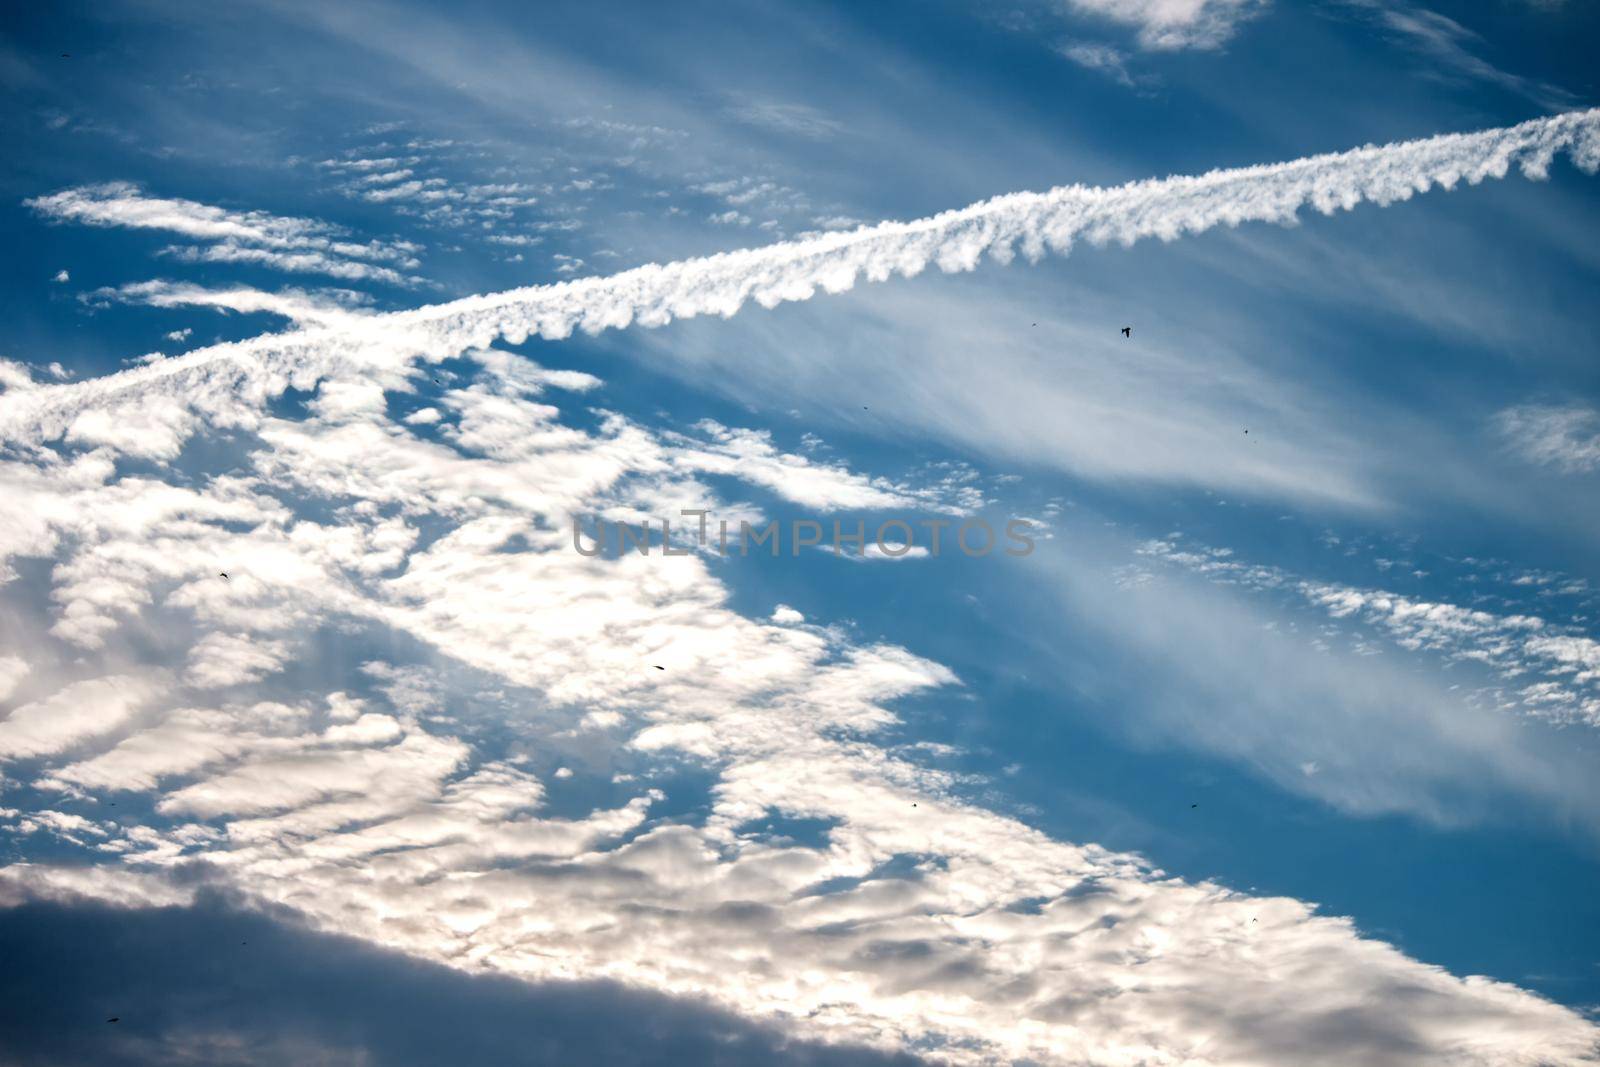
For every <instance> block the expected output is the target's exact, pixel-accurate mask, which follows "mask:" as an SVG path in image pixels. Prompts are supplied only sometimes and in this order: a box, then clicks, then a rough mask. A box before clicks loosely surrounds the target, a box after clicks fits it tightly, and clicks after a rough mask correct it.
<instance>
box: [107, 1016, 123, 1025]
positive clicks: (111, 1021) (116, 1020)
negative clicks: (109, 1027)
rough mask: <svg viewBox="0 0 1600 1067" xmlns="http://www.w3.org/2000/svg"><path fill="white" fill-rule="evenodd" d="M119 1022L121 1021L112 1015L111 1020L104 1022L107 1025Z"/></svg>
mask: <svg viewBox="0 0 1600 1067" xmlns="http://www.w3.org/2000/svg"><path fill="white" fill-rule="evenodd" d="M121 1021H122V1019H121V1018H119V1017H118V1016H115V1015H113V1016H112V1017H111V1018H109V1019H107V1020H106V1022H108V1023H120V1022H121Z"/></svg>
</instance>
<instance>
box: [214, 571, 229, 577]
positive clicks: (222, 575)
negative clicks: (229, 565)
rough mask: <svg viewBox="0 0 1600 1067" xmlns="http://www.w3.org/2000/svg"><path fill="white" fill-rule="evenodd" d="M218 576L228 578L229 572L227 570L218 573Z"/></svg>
mask: <svg viewBox="0 0 1600 1067" xmlns="http://www.w3.org/2000/svg"><path fill="white" fill-rule="evenodd" d="M217 577H218V578H227V577H228V572H227V571H222V572H221V573H219V574H218V575H217Z"/></svg>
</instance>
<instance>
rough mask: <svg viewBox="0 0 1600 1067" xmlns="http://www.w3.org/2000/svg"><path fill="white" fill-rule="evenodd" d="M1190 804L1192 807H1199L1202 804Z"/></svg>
mask: <svg viewBox="0 0 1600 1067" xmlns="http://www.w3.org/2000/svg"><path fill="white" fill-rule="evenodd" d="M1189 806H1190V807H1191V808H1198V807H1199V806H1200V805H1198V804H1190V805H1189Z"/></svg>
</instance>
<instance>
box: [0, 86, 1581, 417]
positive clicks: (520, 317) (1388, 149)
mask: <svg viewBox="0 0 1600 1067" xmlns="http://www.w3.org/2000/svg"><path fill="white" fill-rule="evenodd" d="M1562 152H1565V153H1566V154H1567V155H1568V156H1569V157H1570V158H1571V159H1572V161H1573V162H1574V163H1575V164H1576V165H1577V166H1578V167H1579V168H1580V169H1582V170H1583V171H1584V172H1585V173H1589V174H1593V173H1595V172H1596V171H1597V170H1600V109H1591V110H1587V111H1577V112H1571V113H1568V114H1565V115H1558V116H1555V117H1552V118H1544V119H1534V120H1531V121H1528V122H1524V123H1522V124H1520V125H1517V126H1510V127H1504V128H1499V129H1491V130H1485V131H1480V132H1478V133H1470V134H1444V135H1440V136H1436V137H1430V138H1426V139H1423V140H1418V141H1407V142H1402V143H1398V144H1391V145H1385V146H1368V147H1364V148H1357V149H1353V150H1351V151H1347V152H1342V153H1335V154H1329V155H1320V156H1310V157H1306V158H1303V159H1298V160H1293V161H1291V162H1286V163H1276V164H1263V165H1256V166H1251V167H1242V168H1236V169H1230V170H1217V171H1212V172H1210V173H1208V174H1204V175H1200V176H1197V177H1174V178H1162V179H1150V180H1145V181H1139V182H1133V183H1130V184H1128V185H1122V186H1117V187H1114V188H1108V189H1097V188H1087V187H1084V186H1063V187H1060V188H1056V189H1053V190H1051V191H1049V192H1046V193H1014V194H1010V195H1007V196H1001V197H997V198H995V199H992V200H987V201H983V202H981V203H978V204H974V205H971V206H969V207H966V208H962V209H960V210H957V211H949V212H945V213H943V214H940V215H935V216H932V217H930V218H925V219H919V220H916V221H913V222H885V223H880V224H878V225H876V226H865V227H861V228H859V229H857V230H854V231H851V232H847V233H832V234H826V235H822V236H818V237H813V238H808V239H805V240H800V241H790V242H783V243H779V244H774V245H770V246H767V247H765V248H753V249H745V250H742V251H737V252H728V253H722V254H718V255H714V256H708V257H703V258H697V259H689V260H683V261H679V262H676V263H669V264H665V265H661V264H650V265H646V266H643V267H637V268H634V269H632V270H628V271H623V272H621V273H619V274H615V275H611V276H608V277H595V278H584V279H579V280H575V281H570V282H561V283H557V284H554V285H544V286H533V287H528V288H523V289H513V290H508V291H506V292H502V293H494V294H488V295H482V296H472V297H466V298H463V299H460V300H455V301H451V302H448V303H444V304H438V305H432V306H427V307H422V308H418V309H415V310H412V311H405V312H397V313H393V314H390V315H382V316H372V317H370V318H368V319H366V320H364V321H363V322H361V323H349V324H344V325H341V326H338V327H327V328H322V329H318V330H307V331H298V332H293V333H289V334H283V335H267V336H263V337H259V338H254V339H252V340H249V341H245V342H241V343H238V344H226V345H218V346H214V347H212V348H206V349H200V350H197V351H195V352H193V353H190V354H189V355H187V356H183V357H180V358H177V359H173V360H168V361H165V362H163V363H161V364H159V365H156V366H152V367H145V368H140V369H136V370H130V371H124V372H121V373H119V374H114V375H109V376H107V377H105V378H101V379H97V380H95V381H93V382H86V383H82V384H78V385H72V386H63V387H57V388H44V389H35V390H30V391H29V392H28V393H27V394H26V395H25V396H23V397H20V398H18V400H17V402H7V403H6V404H4V406H3V407H0V436H4V437H8V438H16V437H22V438H35V437H41V436H42V437H44V438H47V439H48V438H53V437H56V436H59V435H60V434H62V433H64V432H65V431H66V429H67V428H68V426H69V425H70V423H71V417H72V415H73V414H74V413H76V412H79V411H82V410H83V409H84V407H86V406H104V405H107V404H111V403H114V402H115V399H116V397H117V396H118V395H119V394H122V393H125V392H132V393H138V392H140V391H141V390H142V389H144V388H145V387H147V386H149V385H151V384H152V383H153V382H154V381H156V380H158V379H168V378H173V377H175V376H177V377H182V378H185V379H189V378H191V377H192V378H194V379H195V381H194V382H191V383H189V384H198V382H199V380H201V379H204V380H205V389H204V392H205V393H206V394H207V399H208V400H212V401H216V400H220V399H221V397H219V396H218V394H219V393H220V392H226V391H231V390H245V391H250V390H253V389H257V388H261V387H262V385H263V384H264V383H263V382H262V381H261V380H260V379H261V378H263V377H264V378H266V379H268V381H269V382H272V383H283V384H284V385H286V384H287V383H288V377H289V376H290V374H291V373H292V375H293V376H294V377H295V379H296V385H297V386H299V387H302V388H303V387H306V386H307V384H311V383H314V382H315V380H317V379H318V378H319V377H321V376H322V374H324V373H325V372H326V371H325V369H324V365H325V364H326V363H327V362H328V361H329V360H330V359H333V360H338V361H346V360H350V359H359V360H360V361H361V362H363V363H380V364H381V363H389V364H392V363H393V361H395V360H396V359H399V360H403V361H405V362H407V363H409V362H410V361H412V360H414V359H415V358H417V357H421V358H425V359H429V360H440V359H445V358H449V357H451V356H454V355H456V354H458V353H460V352H463V351H466V350H469V349H473V348H483V347H487V346H488V345H490V344H491V343H493V342H494V341H496V340H497V339H502V338H503V339H504V340H506V341H508V342H510V343H512V344H520V343H522V342H524V341H526V340H527V339H528V338H529V337H534V336H538V337H543V338H545V339H548V340H562V339H565V338H567V337H570V336H571V335H572V333H573V332H574V331H575V330H582V331H584V332H586V333H591V334H593V333H598V332H600V331H602V330H605V329H608V328H611V329H622V328H625V327H628V326H630V325H639V326H644V327H656V326H662V325H665V324H666V323H668V322H671V321H672V320H673V319H677V318H689V317H693V316H697V315H706V314H716V315H721V316H723V317H725V318H726V317H729V316H732V315H734V314H735V313H737V312H738V311H739V309H740V308H741V307H743V306H744V305H745V304H746V303H748V302H750V301H752V300H753V301H755V302H756V303H758V304H760V305H761V306H762V307H766V308H771V307H775V306H777V305H778V304H781V303H784V302H786V301H799V300H809V299H811V298H812V297H814V296H816V295H817V293H818V291H819V290H820V291H822V292H826V293H830V294H831V293H841V292H844V291H846V290H849V289H851V288H852V287H854V286H855V284H856V283H857V282H858V281H860V280H861V279H863V278H865V279H866V280H867V281H870V282H881V281H886V280H888V279H889V278H891V277H894V276H895V275H900V276H904V277H913V276H915V275H917V274H920V273H921V272H922V271H923V270H925V269H927V267H928V266H929V265H933V266H937V267H938V268H939V269H940V270H941V271H944V272H946V273H955V272H957V271H970V270H973V269H975V268H976V267H977V265H978V263H979V262H980V261H981V260H982V259H983V257H984V256H986V255H987V256H988V257H990V258H991V259H994V260H996V261H997V262H1000V263H1007V262H1010V261H1011V260H1012V259H1014V258H1015V257H1016V255H1017V254H1018V253H1019V252H1020V253H1021V254H1022V255H1023V256H1024V257H1026V258H1027V259H1028V260H1030V261H1036V260H1038V259H1040V258H1042V257H1043V256H1044V255H1045V254H1046V253H1047V252H1054V253H1056V254H1059V255H1066V254H1068V253H1069V252H1070V251H1071V250H1072V247H1073V245H1074V244H1075V243H1077V242H1078V241H1087V242H1088V243H1089V244H1091V245H1093V246H1103V245H1105V244H1108V243H1110V242H1113V241H1115V242H1118V243H1121V244H1123V245H1131V244H1133V243H1134V242H1135V241H1138V240H1140V239H1142V238H1148V237H1159V238H1160V239H1162V240H1163V241H1173V240H1176V239H1178V238H1179V237H1182V236H1185V235H1189V234H1199V233H1203V232H1205V231H1206V230H1209V229H1212V228H1214V227H1216V226H1219V225H1227V226H1237V225H1239V224H1240V223H1244V222H1275V223H1279V224H1289V223H1292V222H1293V221H1294V220H1295V218H1296V217H1297V215H1298V214H1299V212H1300V210H1301V209H1303V208H1305V207H1307V206H1310V207H1312V208H1314V209H1316V210H1317V211H1320V212H1322V213H1324V214H1332V213H1333V212H1335V211H1337V210H1339V209H1341V208H1342V209H1344V210H1350V209H1353V208H1355V207H1356V206H1357V205H1359V204H1362V203H1373V204H1377V205H1379V206H1386V205H1389V204H1392V203H1396V202H1398V201H1403V200H1408V199H1410V198H1411V197H1412V196H1414V195H1416V194H1418V193H1421V192H1426V191H1428V190H1430V189H1432V188H1434V187H1435V186H1438V187H1442V188H1445V189H1452V188H1454V187H1455V186H1457V185H1458V184H1461V183H1462V182H1465V183H1467V184H1477V183H1479V182H1482V181H1484V180H1487V179H1490V178H1503V177H1505V176H1506V175H1507V174H1508V173H1509V172H1510V171H1511V168H1512V167H1514V166H1515V167H1517V168H1518V169H1520V170H1521V171H1522V173H1523V174H1524V175H1525V176H1527V177H1529V178H1534V179H1539V178H1543V177H1545V176H1546V175H1547V174H1548V172H1549V168H1550V165H1551V163H1552V162H1553V161H1554V160H1555V157H1556V156H1557V155H1558V154H1560V153H1562ZM395 352H399V353H402V355H400V356H395V355H393V353H395ZM277 388H279V389H281V388H282V385H278V386H277Z"/></svg>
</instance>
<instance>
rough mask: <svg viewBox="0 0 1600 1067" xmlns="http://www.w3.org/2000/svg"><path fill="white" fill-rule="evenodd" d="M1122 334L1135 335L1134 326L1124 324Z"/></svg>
mask: <svg viewBox="0 0 1600 1067" xmlns="http://www.w3.org/2000/svg"><path fill="white" fill-rule="evenodd" d="M1122 336H1124V337H1132V336H1133V327H1132V326H1124V327H1123V328H1122Z"/></svg>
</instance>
